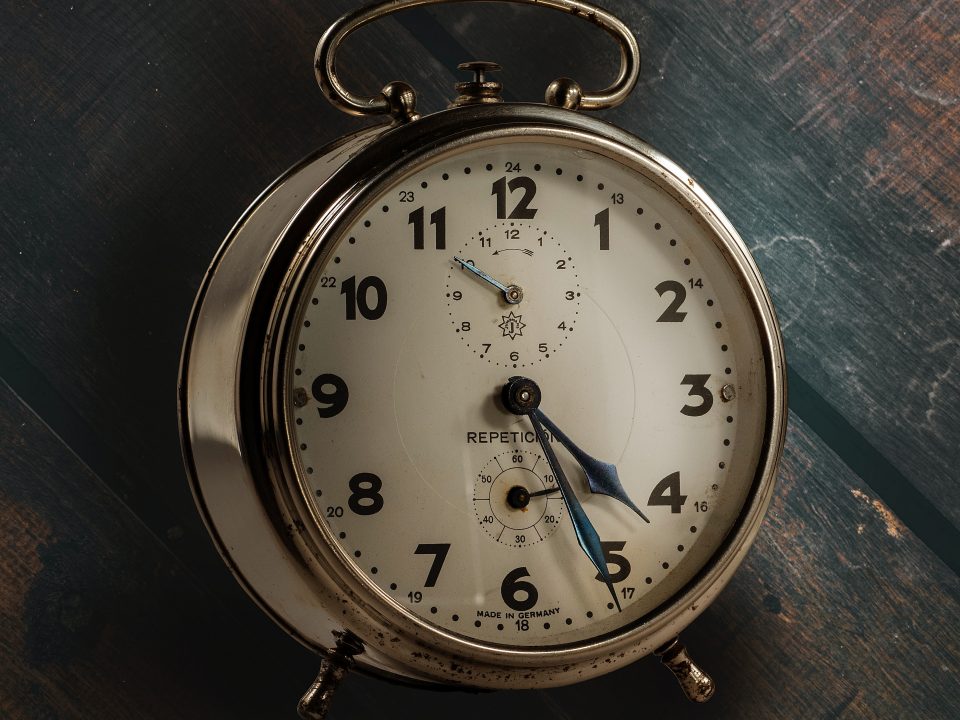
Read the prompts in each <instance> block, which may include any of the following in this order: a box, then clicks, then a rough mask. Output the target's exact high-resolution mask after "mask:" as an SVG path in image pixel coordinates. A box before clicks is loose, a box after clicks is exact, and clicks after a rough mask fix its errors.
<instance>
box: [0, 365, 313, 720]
mask: <svg viewBox="0 0 960 720" xmlns="http://www.w3.org/2000/svg"><path fill="white" fill-rule="evenodd" d="M0 478H3V482H2V483H0V587H2V588H3V591H2V592H0V648H2V650H0V717H4V718H10V720H21V719H22V720H32V719H34V718H63V719H64V720H66V719H68V718H94V717H96V718H102V719H103V720H113V719H114V718H130V717H140V718H158V719H159V718H164V719H165V720H171V719H172V718H184V719H187V718H196V717H201V716H202V717H209V718H228V717H229V718H251V719H252V718H256V717H266V716H270V715H272V714H273V713H274V712H275V711H276V709H277V708H278V707H283V703H284V702H285V701H286V698H287V697H289V696H291V695H293V696H295V695H296V693H297V692H298V691H299V690H300V689H301V685H302V683H305V682H307V681H308V680H309V679H310V671H309V666H310V664H312V662H313V659H312V657H309V654H308V653H307V652H306V651H305V650H302V649H301V648H299V647H298V646H297V645H296V643H294V642H293V641H292V640H289V639H287V638H286V637H284V636H282V634H281V633H279V631H278V630H277V629H276V627H274V626H273V624H272V623H270V622H269V621H268V620H266V618H265V617H263V616H262V615H261V613H259V611H257V610H256V608H254V607H253V605H252V603H250V601H249V600H248V599H247V598H246V596H245V595H244V594H243V592H242V591H241V590H240V588H239V586H237V587H236V589H235V590H236V591H235V592H234V593H233V596H232V597H230V598H228V602H224V601H223V600H222V599H221V598H217V597H215V596H214V595H213V594H212V593H211V592H210V591H209V589H208V588H207V587H206V585H207V583H206V581H205V579H204V580H201V579H199V578H198V577H196V576H195V575H193V574H192V572H191V570H190V569H189V568H187V567H186V566H185V565H184V564H183V563H182V562H181V561H180V560H178V559H177V558H175V557H174V556H173V555H171V554H170V553H169V551H168V550H167V549H166V548H165V547H164V545H163V543H162V542H161V541H160V539H158V538H157V537H155V536H154V535H153V534H152V533H151V532H150V531H149V530H148V529H147V528H146V527H145V526H144V525H143V523H142V522H140V520H139V519H138V518H137V517H136V516H135V515H134V514H133V513H132V512H131V511H130V509H129V508H128V507H126V506H125V505H124V504H123V503H122V502H121V501H120V500H119V499H118V498H117V497H116V496H115V495H114V494H113V493H112V492H111V491H110V490H109V488H107V487H106V486H105V485H104V484H103V483H102V482H100V481H99V480H98V479H97V478H96V477H95V476H94V475H93V474H92V473H91V472H90V470H89V468H87V467H86V466H84V465H83V463H82V462H81V461H80V460H79V459H78V458H77V457H76V456H75V455H74V454H73V453H72V452H70V450H69V449H68V448H66V447H65V446H64V445H63V443H62V442H61V441H60V439H59V438H57V437H56V436H55V435H54V434H53V433H52V432H51V431H50V430H49V428H47V427H46V426H45V425H44V424H43V423H42V422H41V421H40V420H39V419H38V418H37V417H36V416H35V415H34V414H33V413H32V412H31V411H30V410H29V409H28V408H26V407H25V406H24V405H23V404H22V403H21V402H20V400H19V399H18V398H17V397H16V396H15V395H13V393H12V392H11V391H10V389H9V388H8V387H7V386H6V385H5V384H3V383H0ZM223 572H224V573H225V574H227V575H228V574H229V573H227V572H226V568H223ZM298 673H299V676H298ZM253 688H256V691H253V690H252V689H253Z"/></svg>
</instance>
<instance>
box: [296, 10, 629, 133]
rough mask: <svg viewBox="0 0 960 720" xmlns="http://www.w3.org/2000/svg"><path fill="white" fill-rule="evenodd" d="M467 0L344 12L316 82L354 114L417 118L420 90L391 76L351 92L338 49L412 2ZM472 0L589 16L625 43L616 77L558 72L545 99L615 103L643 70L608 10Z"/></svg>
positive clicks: (323, 49)
mask: <svg viewBox="0 0 960 720" xmlns="http://www.w3.org/2000/svg"><path fill="white" fill-rule="evenodd" d="M463 1H464V0H387V1H386V2H379V3H377V4H375V5H368V6H367V7H365V8H361V9H359V10H356V11H354V12H352V13H348V14H347V15H344V16H343V17H341V18H340V19H339V20H337V21H336V22H335V23H333V25H331V26H330V27H329V28H328V29H327V31H326V32H325V33H324V34H323V37H322V38H320V42H319V43H318V44H317V52H316V55H315V58H314V70H315V72H316V75H317V82H318V83H319V84H320V88H321V89H322V90H323V94H324V95H326V97H327V99H328V100H329V101H330V102H331V103H332V104H333V105H334V107H336V108H339V109H340V110H342V111H343V112H345V113H348V114H350V115H392V116H393V117H394V118H396V119H398V120H401V121H407V120H415V119H416V118H417V117H418V116H417V114H416V92H415V91H414V89H413V88H412V87H411V86H410V85H408V84H407V83H404V82H391V83H390V84H388V85H387V86H386V87H385V88H384V89H383V92H381V93H380V94H379V95H356V94H354V93H352V92H350V91H349V90H348V89H347V88H346V87H344V85H343V83H341V82H340V78H339V77H338V76H337V69H336V64H337V63H336V60H337V50H338V49H339V48H340V45H341V43H343V41H344V40H346V38H347V36H348V35H350V34H351V33H352V32H354V31H355V30H358V29H359V28H361V27H363V26H364V25H367V24H369V23H372V22H374V21H375V20H379V19H380V18H383V17H386V16H387V15H392V14H393V13H395V12H399V11H401V10H406V9H408V8H414V7H421V6H425V5H446V4H449V3H454V2H463ZM466 1H468V2H513V3H517V4H520V5H534V6H537V7H545V8H552V9H554V10H562V11H563V12H566V13H569V14H573V15H575V16H576V17H579V18H582V19H583V20H587V21H589V22H591V23H593V24H594V25H596V26H597V27H599V28H601V29H603V30H604V31H606V32H607V33H608V34H610V35H612V36H613V37H614V38H615V39H616V40H617V43H618V44H619V46H620V73H619V74H618V75H617V79H616V80H615V81H614V83H613V84H612V85H611V86H610V87H608V88H606V89H605V90H601V91H599V92H586V91H584V90H583V89H582V88H581V87H580V85H579V84H578V83H577V82H576V81H575V80H571V79H569V78H558V79H557V80H554V81H553V82H552V83H550V85H549V86H548V87H547V91H546V101H547V102H548V103H549V104H551V105H556V106H559V107H565V108H567V109H570V110H603V109H605V108H612V107H616V106H617V105H619V104H620V103H622V102H623V101H624V100H626V99H627V96H628V95H629V94H630V92H631V91H632V90H633V88H634V86H635V85H636V84H637V78H638V77H639V75H640V48H639V46H638V45H637V39H636V38H635V37H634V36H633V33H632V32H631V31H630V29H629V28H628V27H627V26H626V25H625V24H624V23H623V22H621V21H620V20H619V19H618V18H616V17H615V16H613V15H611V14H610V13H608V12H607V11H606V10H602V9H601V8H598V7H596V6H595V5H590V4H589V3H585V2H580V0H466Z"/></svg>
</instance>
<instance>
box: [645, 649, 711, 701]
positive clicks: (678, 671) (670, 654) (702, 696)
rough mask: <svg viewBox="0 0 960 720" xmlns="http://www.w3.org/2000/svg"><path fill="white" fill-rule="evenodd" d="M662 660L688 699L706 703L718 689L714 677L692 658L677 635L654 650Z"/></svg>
mask: <svg viewBox="0 0 960 720" xmlns="http://www.w3.org/2000/svg"><path fill="white" fill-rule="evenodd" d="M653 654H654V655H656V656H658V657H659V658H660V662H662V663H663V664H664V665H666V666H667V668H668V669H669V670H670V672H672V673H673V674H674V675H675V676H676V678H677V682H679V683H680V688H681V689H682V690H683V694H684V695H686V696H687V699H688V700H692V701H693V702H697V703H705V702H706V701H707V700H709V699H710V698H712V697H713V694H714V693H715V692H716V690H717V686H716V684H715V683H714V682H713V679H712V678H711V677H710V676H709V675H707V673H705V672H704V671H703V670H702V669H701V668H700V666H699V665H697V664H696V663H695V662H694V661H693V660H691V659H690V655H689V654H687V648H686V647H684V645H683V643H681V642H680V638H679V637H675V638H674V639H673V640H671V641H670V642H668V643H666V644H665V645H662V646H661V647H659V648H657V649H656V650H654V651H653Z"/></svg>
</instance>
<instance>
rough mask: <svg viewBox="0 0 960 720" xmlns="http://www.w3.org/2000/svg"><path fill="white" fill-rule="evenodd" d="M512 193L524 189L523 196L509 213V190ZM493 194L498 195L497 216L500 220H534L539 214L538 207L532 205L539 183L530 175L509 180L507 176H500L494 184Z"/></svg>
mask: <svg viewBox="0 0 960 720" xmlns="http://www.w3.org/2000/svg"><path fill="white" fill-rule="evenodd" d="M508 189H509V190H510V193H511V194H512V193H513V192H514V191H516V190H522V191H523V196H522V197H521V198H520V201H519V202H518V203H517V205H516V207H514V208H513V210H511V211H510V214H509V215H507V190H508ZM490 194H491V195H496V196H497V217H498V218H499V219H500V220H505V219H509V220H532V219H533V218H535V217H536V216H537V209H536V208H532V207H530V203H531V202H532V201H533V198H534V196H535V195H536V194H537V184H536V183H535V182H534V181H533V180H532V179H531V178H528V177H515V178H511V179H510V182H509V183H508V182H507V179H506V178H505V177H502V178H500V179H499V180H497V181H496V182H495V183H494V184H493V191H492V192H491V193H490Z"/></svg>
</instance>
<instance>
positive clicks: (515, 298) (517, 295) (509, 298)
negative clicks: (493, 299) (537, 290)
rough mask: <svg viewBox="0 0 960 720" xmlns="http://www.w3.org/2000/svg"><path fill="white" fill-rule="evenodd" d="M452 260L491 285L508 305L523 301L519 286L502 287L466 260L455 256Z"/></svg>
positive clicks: (500, 283)
mask: <svg viewBox="0 0 960 720" xmlns="http://www.w3.org/2000/svg"><path fill="white" fill-rule="evenodd" d="M453 260H454V262H458V263H460V266H461V267H462V268H463V269H464V270H469V271H470V272H472V273H473V274H474V275H476V276H477V277H478V278H480V279H481V280H485V281H486V282H488V283H490V284H491V285H493V287H495V288H496V289H497V290H499V291H500V292H501V293H503V299H504V300H505V301H506V302H507V303H509V304H510V305H519V304H520V302H521V301H522V300H523V288H521V287H520V286H519V285H504V284H503V283H502V282H500V281H499V280H497V279H495V278H494V277H493V276H491V275H489V274H488V273H485V272H484V271H483V270H481V269H480V268H478V267H477V266H476V265H474V264H473V263H471V262H469V261H468V260H463V259H462V258H459V257H457V256H456V255H454V256H453Z"/></svg>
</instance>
